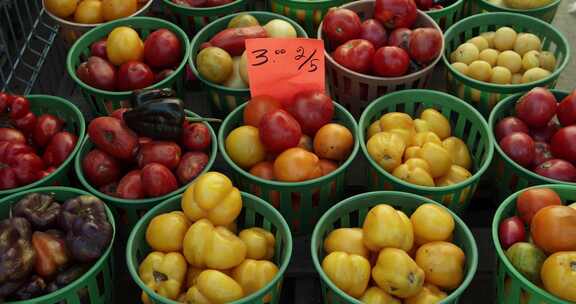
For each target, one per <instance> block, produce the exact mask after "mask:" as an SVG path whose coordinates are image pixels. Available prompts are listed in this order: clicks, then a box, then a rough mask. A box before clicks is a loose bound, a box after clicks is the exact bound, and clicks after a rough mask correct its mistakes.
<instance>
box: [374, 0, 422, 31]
mask: <svg viewBox="0 0 576 304" xmlns="http://www.w3.org/2000/svg"><path fill="white" fill-rule="evenodd" d="M417 16H418V15H417V7H416V3H414V0H376V3H375V5H374V18H376V20H378V21H380V22H382V24H384V26H385V27H386V28H389V29H396V28H399V27H407V28H412V25H413V24H414V22H415V21H416V17H417Z"/></svg>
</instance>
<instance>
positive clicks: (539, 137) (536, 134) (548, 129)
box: [530, 120, 560, 142]
mask: <svg viewBox="0 0 576 304" xmlns="http://www.w3.org/2000/svg"><path fill="white" fill-rule="evenodd" d="M559 129H560V126H559V125H558V123H556V122H555V121H554V120H551V121H550V122H549V123H548V124H547V125H546V126H545V127H542V128H533V129H531V130H530V135H531V136H532V138H533V139H534V140H536V141H543V142H549V141H550V139H552V136H554V134H556V132H557V131H558V130H559Z"/></svg>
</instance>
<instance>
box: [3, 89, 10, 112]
mask: <svg viewBox="0 0 576 304" xmlns="http://www.w3.org/2000/svg"><path fill="white" fill-rule="evenodd" d="M11 103H12V96H10V95H8V94H6V93H4V92H0V113H4V111H6V109H8V108H9V107H10V104H11Z"/></svg>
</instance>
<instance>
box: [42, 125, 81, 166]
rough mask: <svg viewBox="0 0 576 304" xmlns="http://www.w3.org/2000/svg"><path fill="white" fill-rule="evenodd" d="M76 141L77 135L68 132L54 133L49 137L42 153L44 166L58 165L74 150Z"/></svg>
mask: <svg viewBox="0 0 576 304" xmlns="http://www.w3.org/2000/svg"><path fill="white" fill-rule="evenodd" d="M77 143H78V137H77V136H76V135H74V134H72V133H70V132H65V131H64V132H58V133H56V134H55V135H54V136H52V139H50V142H49V143H48V146H46V149H45V150H44V155H42V159H43V160H44V163H45V164H46V166H48V167H50V166H54V167H58V166H60V165H61V164H62V163H63V162H64V161H65V160H66V159H67V158H68V156H70V154H71V153H72V151H74V148H75V147H76V144H77Z"/></svg>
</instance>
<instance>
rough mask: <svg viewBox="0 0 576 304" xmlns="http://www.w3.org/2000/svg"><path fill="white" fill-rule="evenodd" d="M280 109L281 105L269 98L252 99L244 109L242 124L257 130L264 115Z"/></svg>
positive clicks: (257, 97)
mask: <svg viewBox="0 0 576 304" xmlns="http://www.w3.org/2000/svg"><path fill="white" fill-rule="evenodd" d="M281 108H282V103H280V101H278V100H277V99H275V98H272V97H270V96H256V97H252V99H250V100H249V101H248V102H247V103H246V107H244V124H246V125H249V126H253V127H256V128H258V126H260V120H261V119H262V116H264V114H266V113H268V112H270V111H272V110H276V109H281Z"/></svg>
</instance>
